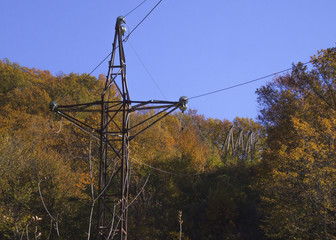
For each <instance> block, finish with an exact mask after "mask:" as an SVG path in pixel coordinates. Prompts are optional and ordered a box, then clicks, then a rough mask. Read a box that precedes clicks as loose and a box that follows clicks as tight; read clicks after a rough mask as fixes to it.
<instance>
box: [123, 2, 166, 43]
mask: <svg viewBox="0 0 336 240" xmlns="http://www.w3.org/2000/svg"><path fill="white" fill-rule="evenodd" d="M162 1H163V0H160V1H158V3H157V4H156V5H155V6H154V7H153V8H152V9H151V10H150V11H149V12H148V13H147V14H146V16H145V17H144V18H143V19H142V20H141V21H140V22H139V23H138V24H137V25H136V26H135V27H134V28H133V29H132V31H131V32H130V33H129V34H128V35H127V36H126V37H125V39H124V42H125V41H127V40H128V38H129V37H130V35H131V34H132V33H133V32H134V31H135V30H136V29H137V28H138V27H139V26H140V25H141V24H142V23H143V21H145V19H146V18H147V17H148V16H149V15H150V14H151V13H152V12H153V11H154V9H155V8H156V7H157V6H159V4H160V3H161V2H162Z"/></svg>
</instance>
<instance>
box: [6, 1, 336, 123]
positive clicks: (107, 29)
mask: <svg viewBox="0 0 336 240" xmlns="http://www.w3.org/2000/svg"><path fill="white" fill-rule="evenodd" d="M142 1H143V0H123V1H114V0H110V1H107V0H98V1H93V0H90V1H89V0H81V1H71V0H57V1H56V0H53V1H45V0H33V1H28V0H25V1H23V0H21V1H16V0H0V21H1V23H2V24H1V37H0V59H4V58H8V59H9V60H10V61H11V62H17V63H19V64H20V65H23V66H27V67H35V68H38V69H42V70H50V71H51V73H52V74H57V73H59V72H64V73H66V74H68V73H71V72H74V73H89V72H91V70H93V68H94V67H95V66H96V65H97V64H98V63H100V62H101V60H102V59H104V57H105V56H107V55H108V54H109V53H110V52H111V45H112V41H113V36H114V24H115V20H116V18H117V17H118V16H119V15H125V14H126V13H128V12H129V11H130V10H132V9H133V8H134V7H135V6H137V5H138V4H139V3H141V2H142ZM156 3H157V0H155V1H154V0H147V1H146V2H145V3H144V4H143V5H141V6H140V7H139V8H138V9H137V10H136V11H134V12H132V13H131V14H130V15H129V16H127V18H126V22H127V24H128V26H129V28H130V30H132V28H134V27H135V26H136V25H137V24H138V23H139V21H140V20H141V19H142V18H143V17H144V16H145V15H146V14H147V13H148V12H149V10H150V9H151V8H152V7H153V6H154V5H155V4H156ZM335 10H336V1H334V0H323V1H316V0H315V1H313V0H291V1H289V0H281V1H280V0H278V1H275V0H273V1H272V0H260V1H247V0H244V1H243V0H230V1H227V0H221V1H220V0H208V1H180V0H163V1H162V3H161V4H160V5H159V6H158V7H157V8H156V9H155V11H154V12H153V13H152V14H151V15H150V16H149V17H148V18H147V19H146V20H145V21H144V22H143V24H141V25H140V26H139V28H138V29H136V31H134V33H133V34H132V35H131V37H130V39H129V42H126V43H125V45H124V48H125V54H126V64H127V74H128V75H127V78H128V84H129V89H130V95H131V98H132V99H133V100H149V99H162V100H165V99H167V100H174V101H175V100H178V99H179V97H180V96H183V95H185V96H188V97H192V96H196V95H199V94H203V93H206V92H211V91H214V90H217V89H222V88H225V87H229V86H232V85H236V84H239V83H242V82H245V81H249V80H252V79H255V78H258V77H262V76H264V75H268V74H271V73H274V72H278V71H281V70H283V69H287V68H289V67H291V65H292V63H297V62H298V61H302V62H307V61H309V60H310V56H312V55H314V54H316V53H317V51H318V50H320V49H325V48H328V47H333V46H335V42H336V31H335V29H336V18H335ZM130 44H131V45H132V46H133V47H134V49H135V50H136V52H137V53H138V55H139V56H140V58H141V60H142V62H143V63H144V64H145V66H146V68H147V69H148V70H149V72H150V74H151V75H152V77H153V78H154V80H155V81H156V83H157V85H158V86H159V87H160V89H161V91H160V90H159V89H158V88H157V86H156V85H155V83H154V82H153V80H152V79H151V77H150V76H149V75H148V73H147V71H146V70H145V68H144V67H143V65H142V64H141V62H140V61H139V59H138V58H137V56H136V54H135V52H134V50H133V48H132V47H131V45H130ZM106 72H107V62H105V63H103V64H102V65H101V66H100V67H99V68H98V69H97V70H96V71H95V72H94V73H93V74H92V75H94V76H98V75H99V74H100V73H103V74H104V75H105V74H106ZM271 80H272V78H268V79H265V80H261V81H258V82H255V83H253V84H249V85H245V86H242V87H239V88H236V89H231V90H228V91H223V92H220V93H217V94H213V95H208V96H205V97H201V98H195V99H191V100H190V102H189V107H190V108H192V109H196V110H197V111H198V113H199V114H204V115H205V116H206V117H207V118H210V117H211V118H218V119H221V120H223V119H229V120H232V119H233V118H234V117H235V116H239V117H250V118H255V117H256V116H257V114H258V105H257V102H256V98H257V96H256V94H255V90H256V89H257V88H258V87H260V86H262V85H264V84H265V83H266V82H267V81H271ZM161 92H163V94H162V93H161Z"/></svg>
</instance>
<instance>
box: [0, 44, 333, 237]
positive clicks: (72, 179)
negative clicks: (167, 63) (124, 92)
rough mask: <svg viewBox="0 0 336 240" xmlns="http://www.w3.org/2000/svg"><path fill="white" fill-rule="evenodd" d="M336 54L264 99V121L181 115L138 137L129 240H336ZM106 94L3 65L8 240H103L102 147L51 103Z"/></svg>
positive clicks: (0, 232) (74, 79) (87, 83)
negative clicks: (99, 204) (97, 229)
mask: <svg viewBox="0 0 336 240" xmlns="http://www.w3.org/2000/svg"><path fill="white" fill-rule="evenodd" d="M335 53H336V49H335V48H330V49H325V50H321V51H319V52H318V53H317V54H316V55H314V56H312V58H311V64H310V65H306V64H302V63H298V64H295V65H293V68H292V70H291V71H290V72H288V73H286V74H283V75H279V76H276V77H274V78H273V79H272V80H270V81H269V82H268V83H267V84H265V85H264V86H262V87H261V88H259V89H257V90H256V94H257V97H258V103H259V116H258V119H247V118H240V117H239V116H238V117H236V118H235V119H234V120H233V121H229V120H225V119H223V120H220V119H212V118H206V117H204V116H203V115H199V114H198V113H197V111H196V110H193V109H191V110H187V111H185V112H184V113H182V112H181V111H175V112H174V113H172V114H170V115H168V116H166V117H165V118H163V119H162V120H161V121H159V122H157V123H156V124H155V125H153V126H152V127H151V128H148V129H147V130H146V131H144V132H143V133H142V134H141V135H139V136H138V137H137V138H136V139H135V140H134V141H133V142H132V144H131V145H130V162H131V172H132V176H131V182H130V190H129V191H130V193H129V197H130V200H132V199H134V201H132V204H131V205H130V206H129V209H128V239H129V240H133V239H139V240H142V239H149V240H153V239H158V240H159V239H170V240H174V239H176V240H177V239H184V240H188V239H192V240H215V239H218V240H220V239H242V240H243V239H246V240H259V239H336V181H335V179H336V161H335V160H336V148H335V140H336V118H335V111H336V54H335ZM104 82H105V77H104V76H103V75H101V76H100V77H99V78H98V79H97V78H96V77H93V76H90V75H88V74H81V75H79V74H74V73H71V74H69V75H68V74H58V75H56V76H54V75H52V74H51V73H50V72H49V71H47V70H39V69H35V68H32V69H31V68H27V67H24V66H20V65H19V64H17V63H13V62H10V60H8V59H3V60H2V61H0V140H1V144H0V239H4V240H6V239H18V240H19V239H88V235H89V234H90V233H91V235H92V236H95V235H94V234H95V233H94V227H92V226H95V221H96V218H95V217H91V218H90V215H91V214H92V213H91V207H92V203H93V200H94V199H93V198H94V197H93V196H94V194H93V193H95V194H96V192H97V188H96V186H97V181H98V166H99V156H98V155H99V141H97V140H95V139H94V138H93V137H92V136H91V135H90V134H88V133H86V132H84V131H81V129H79V128H78V127H76V126H75V125H73V124H71V123H70V122H69V121H67V120H65V119H63V118H61V117H59V116H58V115H55V113H53V112H52V111H50V109H49V103H50V102H51V101H52V100H57V101H58V102H59V103H60V104H62V103H63V104H75V103H82V102H92V101H95V100H97V98H98V97H99V95H100V93H101V91H102V89H103V84H104ZM144 94H145V93H144ZM113 97H114V98H116V99H117V98H118V96H117V94H115V95H114V96H113ZM153 114H154V112H153V110H148V111H145V112H141V113H140V112H134V113H132V115H131V119H132V121H131V124H136V123H138V122H141V121H142V119H144V118H146V117H148V116H151V115H153ZM76 117H77V118H79V119H81V120H82V121H83V122H85V123H88V124H89V123H94V122H97V121H99V116H98V115H96V114H92V113H77V115H76ZM224 117H225V116H223V118H224ZM92 231H93V232H92ZM89 237H90V236H89ZM92 239H94V238H93V237H92Z"/></svg>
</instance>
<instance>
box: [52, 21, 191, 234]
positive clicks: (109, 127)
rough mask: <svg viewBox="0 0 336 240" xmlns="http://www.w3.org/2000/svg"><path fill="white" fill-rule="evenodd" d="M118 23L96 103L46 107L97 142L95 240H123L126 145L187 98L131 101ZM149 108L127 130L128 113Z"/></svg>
mask: <svg viewBox="0 0 336 240" xmlns="http://www.w3.org/2000/svg"><path fill="white" fill-rule="evenodd" d="M124 23H125V20H124V18H123V17H118V18H117V21H116V25H115V35H114V41H113V45H112V48H113V50H112V54H111V59H110V61H109V68H108V73H107V75H106V81H105V86H104V89H103V92H102V94H101V98H100V100H98V101H94V102H89V103H81V104H74V105H58V104H57V103H56V102H54V101H53V102H51V103H50V108H51V110H53V111H54V112H56V113H57V114H59V115H60V116H62V117H64V118H65V119H67V120H69V121H70V122H72V123H74V124H75V125H76V126H78V127H79V128H80V129H82V130H84V131H86V132H87V133H90V134H91V136H93V137H95V138H97V139H99V141H100V148H99V160H100V163H99V164H100V166H99V187H98V197H97V198H98V207H97V229H96V230H97V231H96V232H97V234H98V235H97V239H99V240H102V239H104V240H105V239H121V240H127V230H128V229H127V212H128V207H129V201H128V195H129V184H130V161H129V145H130V142H131V141H132V140H133V139H134V138H135V137H136V136H138V135H139V134H141V133H142V132H143V131H145V130H146V129H148V128H149V127H151V126H152V125H153V124H155V123H157V122H158V121H160V120H161V119H162V118H164V117H165V116H167V115H168V114H170V113H172V112H173V111H174V110H176V109H177V108H180V109H181V110H182V111H184V110H185V109H186V105H187V101H188V99H187V97H181V98H180V99H179V101H176V102H174V101H157V100H150V101H134V100H131V98H130V95H129V92H128V87H127V80H126V61H125V54H124V47H123V39H122V38H123V34H124V33H125V27H124V25H123V24H124ZM118 60H119V61H118ZM112 91H116V95H117V96H118V97H119V98H118V99H120V100H111V99H112V97H111V96H110V95H111V92H112ZM149 109H156V111H154V113H153V115H151V116H149V117H147V118H146V119H144V120H143V121H142V122H140V123H137V124H135V125H134V126H131V125H130V114H131V113H132V112H140V111H143V110H149ZM70 112H93V113H98V114H100V124H97V126H90V125H89V124H87V123H85V122H83V121H81V120H80V119H77V118H76V117H75V116H72V115H71V114H69V113H70ZM118 185H119V186H118Z"/></svg>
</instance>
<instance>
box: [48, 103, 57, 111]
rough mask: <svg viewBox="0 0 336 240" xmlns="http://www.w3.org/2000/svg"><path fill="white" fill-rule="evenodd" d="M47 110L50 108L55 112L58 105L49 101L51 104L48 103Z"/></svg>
mask: <svg viewBox="0 0 336 240" xmlns="http://www.w3.org/2000/svg"><path fill="white" fill-rule="evenodd" d="M49 108H50V110H51V111H56V110H57V108H58V104H57V102H56V101H51V102H50V103H49Z"/></svg>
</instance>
